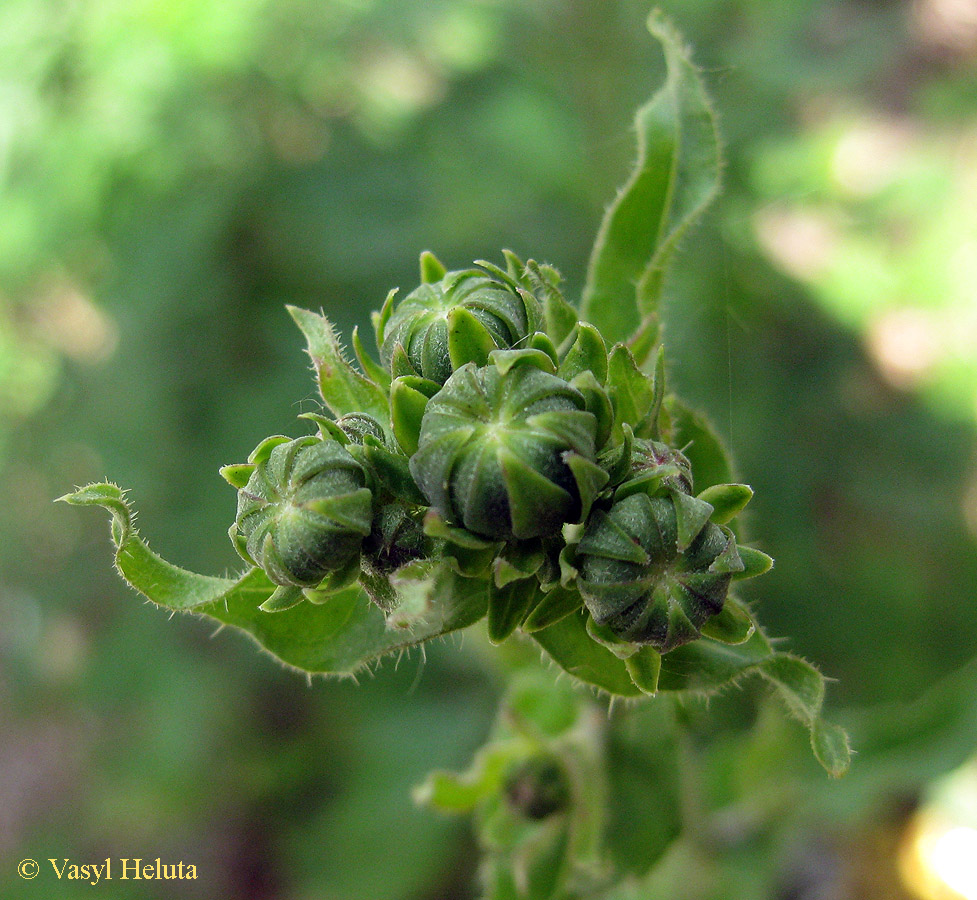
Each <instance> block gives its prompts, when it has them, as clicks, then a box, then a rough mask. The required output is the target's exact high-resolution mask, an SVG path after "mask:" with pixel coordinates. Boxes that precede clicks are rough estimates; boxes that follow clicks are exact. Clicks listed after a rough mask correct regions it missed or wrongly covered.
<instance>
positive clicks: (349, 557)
mask: <svg viewBox="0 0 977 900" xmlns="http://www.w3.org/2000/svg"><path fill="white" fill-rule="evenodd" d="M260 449H261V448H260V447H259V450H260ZM256 452H257V451H256ZM252 460H253V462H254V463H255V468H254V471H253V472H252V473H251V477H250V478H249V479H248V482H247V484H246V485H245V486H244V487H243V488H242V489H241V490H240V491H239V492H238V507H237V520H236V521H235V523H234V525H232V526H231V530H230V535H231V540H232V541H233V542H234V546H235V547H236V548H237V550H238V552H239V553H240V554H241V556H242V557H243V558H244V559H245V560H247V561H248V562H251V563H253V564H255V565H258V566H260V567H261V568H262V569H264V570H265V572H266V573H267V574H268V577H269V578H270V579H271V580H272V581H273V582H274V583H275V584H279V585H295V586H299V587H316V586H317V585H319V583H320V582H321V581H322V580H323V579H324V578H325V577H326V576H328V575H330V574H333V573H337V572H340V571H345V570H347V569H349V568H351V567H352V566H355V565H356V563H357V560H358V558H359V551H360V546H361V544H362V543H363V539H364V537H366V536H367V535H368V534H369V533H370V528H371V524H372V519H373V503H372V494H371V492H370V490H369V488H367V487H366V476H365V473H364V471H363V469H362V467H361V466H360V464H359V463H357V462H356V460H354V459H353V457H352V456H350V454H349V453H348V452H347V450H346V449H345V448H344V447H342V446H341V445H340V444H339V442H338V441H335V440H331V439H330V440H320V439H319V438H317V437H304V438H298V439H297V440H294V441H283V442H280V443H278V444H277V445H275V446H273V448H272V449H271V450H270V452H269V453H267V454H265V453H261V454H259V455H257V456H255V455H253V456H252Z"/></svg>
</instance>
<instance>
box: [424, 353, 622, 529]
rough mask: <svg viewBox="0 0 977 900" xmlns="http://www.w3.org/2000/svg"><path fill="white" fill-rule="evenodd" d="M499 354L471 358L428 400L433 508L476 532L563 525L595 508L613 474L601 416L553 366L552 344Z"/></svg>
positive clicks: (427, 490) (427, 462)
mask: <svg viewBox="0 0 977 900" xmlns="http://www.w3.org/2000/svg"><path fill="white" fill-rule="evenodd" d="M493 361H494V362H493V364H490V365H488V366H483V367H477V366H475V365H466V366H463V367H462V368H460V369H459V370H458V371H457V372H455V373H454V374H453V375H452V376H451V378H449V379H448V381H447V383H446V384H445V385H444V387H443V388H442V389H441V390H440V391H439V392H438V393H437V394H436V395H435V396H434V397H433V398H432V399H431V400H430V402H429V403H428V404H427V407H426V409H425V410H424V415H423V418H422V420H421V429H420V436H419V439H418V449H417V452H416V453H415V454H414V455H413V456H412V458H411V461H410V470H411V473H412V474H413V476H414V479H415V481H416V482H417V485H418V487H419V488H420V489H421V491H422V492H423V493H424V495H425V496H426V497H427V499H428V502H429V503H430V504H431V506H432V507H433V508H435V509H436V510H437V511H438V512H439V513H440V514H441V515H442V516H443V517H444V518H445V519H446V520H447V521H448V522H449V523H451V524H454V525H461V526H463V527H464V528H466V529H467V530H468V531H470V532H473V533H474V534H477V535H481V536H483V537H488V538H492V539H495V540H509V539H511V538H534V537H544V536H546V535H551V534H554V533H556V532H557V531H559V529H560V527H561V526H562V525H563V524H564V523H565V522H574V521H578V520H579V519H580V518H581V517H582V516H585V515H586V513H587V511H588V510H589V507H590V503H591V501H592V499H593V497H594V495H595V494H596V493H597V491H599V490H600V489H601V488H602V487H603V486H604V484H605V483H606V481H607V475H606V474H605V473H604V472H603V470H602V469H600V468H599V467H598V466H597V465H596V464H595V463H594V462H593V459H594V451H595V447H594V443H595V432H596V428H597V422H596V418H595V416H594V415H593V413H590V412H587V411H586V409H585V405H586V404H585V400H584V397H583V396H582V395H581V393H580V392H579V391H577V390H576V389H575V388H573V387H571V386H570V385H569V384H567V382H565V381H564V380H563V379H561V378H559V377H557V376H556V375H554V374H552V373H551V372H550V371H544V370H543V368H545V366H546V364H547V363H548V357H546V356H545V354H542V353H538V351H534V350H527V351H522V352H521V353H512V352H511V351H510V353H509V354H503V353H499V352H497V353H495V354H493ZM550 365H551V364H550ZM540 366H542V367H543V368H541V367H540Z"/></svg>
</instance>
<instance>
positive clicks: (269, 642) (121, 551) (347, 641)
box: [60, 484, 487, 674]
mask: <svg viewBox="0 0 977 900" xmlns="http://www.w3.org/2000/svg"><path fill="white" fill-rule="evenodd" d="M60 499H61V500H64V501H65V502H67V503H71V504H73V505H79V506H101V507H102V508H104V509H106V510H108V511H109V512H110V513H111V515H112V539H113V541H114V543H115V545H116V554H115V561H116V566H117V567H118V570H119V573H120V574H121V575H122V577H123V578H124V579H125V580H126V581H127V582H128V583H129V584H130V585H131V586H132V587H133V588H135V589H136V590H137V591H139V592H140V593H141V594H143V595H144V596H146V597H147V598H148V599H149V600H151V601H152V602H153V603H157V604H159V605H160V606H165V607H167V608H168V609H172V610H178V611H192V612H194V613H201V614H204V615H207V616H210V617H211V618H213V619H216V620H217V621H219V622H222V623H224V624H227V625H233V626H235V627H236V628H239V629H241V630H242V631H244V632H246V633H247V634H249V635H251V637H253V638H254V639H255V640H256V641H257V642H258V644H260V645H261V646H262V647H264V648H265V649H266V650H268V651H269V652H270V653H271V654H273V655H274V656H276V657H277V658H278V659H280V660H281V661H282V662H284V663H287V664H288V665H291V666H294V667H295V668H297V669H302V670H304V671H306V672H319V673H324V674H353V673H354V672H356V671H357V670H359V669H361V668H362V667H363V666H365V665H368V664H369V663H371V662H373V661H374V660H377V659H379V658H380V657H382V656H384V655H386V654H388V653H392V652H395V651H398V650H403V649H405V648H408V647H411V646H414V645H416V644H419V643H422V642H423V641H426V640H428V639H430V638H432V637H436V636H438V635H441V634H446V633H448V632H450V631H455V630H457V629H459V628H465V627H466V626H468V625H471V624H472V623H473V622H476V621H478V620H479V619H480V618H482V616H484V615H485V611H486V605H487V597H486V591H485V586H484V584H483V583H481V582H476V581H473V580H472V579H465V578H461V577H460V576H458V575H456V574H455V573H454V572H452V571H450V570H449V569H447V567H445V568H444V569H443V570H442V571H440V572H439V574H438V576H437V578H435V579H434V581H433V583H432V585H431V587H430V591H429V595H430V603H429V608H428V609H427V610H426V612H425V613H424V614H423V615H420V616H417V617H415V618H414V619H413V620H412V622H411V625H410V627H408V628H399V629H395V628H390V627H389V626H388V624H387V622H386V620H385V619H384V616H383V613H382V612H381V611H380V610H379V609H378V608H377V607H376V606H375V605H374V604H373V603H371V602H370V601H369V600H368V599H367V598H366V596H365V595H364V593H363V591H362V590H360V589H359V588H357V587H353V588H347V589H346V590H343V591H340V592H339V593H337V594H335V595H334V596H332V597H330V598H329V599H328V600H327V601H326V602H325V603H322V604H312V603H299V604H298V605H296V606H293V607H292V608H290V609H286V610H284V611H282V612H276V613H267V612H263V611H261V610H260V609H259V605H260V604H261V603H264V602H265V601H266V600H268V599H269V598H270V597H271V596H272V594H273V593H274V592H275V590H276V585H274V584H272V583H271V581H269V580H268V577H267V576H266V575H265V573H264V572H262V571H261V570H260V569H251V570H250V571H249V572H246V573H245V574H244V575H242V576H241V577H240V578H238V579H237V580H233V579H230V578H215V577H211V576H208V575H198V574H196V573H194V572H188V571H187V570H185V569H181V568H179V567H177V566H174V565H173V564H171V563H169V562H167V561H166V560H164V559H162V557H160V556H158V555H157V554H156V553H153V552H152V551H151V550H150V549H149V547H148V546H147V545H146V543H145V542H144V541H143V540H142V538H140V537H139V535H138V533H137V532H136V530H135V529H134V528H133V526H132V514H131V512H130V509H129V507H128V505H127V503H126V501H125V499H124V495H123V492H122V490H120V489H119V488H118V487H116V486H115V485H113V484H95V485H89V486H88V487H86V488H82V489H81V490H79V491H76V492H75V493H73V494H69V495H67V496H65V497H62V498H60Z"/></svg>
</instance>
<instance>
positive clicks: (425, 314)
mask: <svg viewBox="0 0 977 900" xmlns="http://www.w3.org/2000/svg"><path fill="white" fill-rule="evenodd" d="M541 318H542V312H541V309H540V305H539V302H538V301H537V299H536V298H535V297H534V296H533V295H532V294H531V293H530V292H529V291H527V290H525V289H523V288H521V287H518V286H517V285H516V284H515V283H514V282H511V281H504V280H502V279H501V278H499V277H495V276H493V275H490V274H489V273H487V272H485V271H482V270H480V269H467V270H464V271H459V272H448V273H446V274H444V276H443V277H442V278H441V280H439V281H434V282H425V283H424V284H421V285H420V287H418V288H417V289H416V290H414V291H412V292H411V293H410V294H408V295H407V296H406V297H404V299H403V300H402V301H401V302H400V303H399V304H398V305H397V307H396V308H395V309H394V310H393V312H392V314H391V315H390V318H389V320H388V321H387V322H385V323H384V326H383V332H382V336H381V344H380V359H381V361H382V362H383V364H384V366H385V367H386V368H387V369H388V370H390V369H391V367H392V362H393V358H394V355H395V351H396V348H397V346H398V345H399V346H401V347H402V348H403V349H404V351H405V352H406V355H407V359H408V360H409V362H410V365H411V366H412V367H413V369H414V372H415V374H417V375H420V376H421V377H423V378H427V379H430V380H431V381H436V382H437V383H438V384H444V382H445V381H446V380H447V379H448V376H449V375H451V373H452V371H453V370H454V369H457V368H459V367H460V366H462V365H464V364H465V363H468V362H475V363H477V364H479V365H483V364H484V363H485V362H486V361H487V360H488V355H489V353H490V352H491V351H493V350H495V349H497V348H499V349H508V348H510V347H514V346H516V345H517V344H518V343H519V342H520V341H523V340H525V339H527V338H528V337H529V336H530V335H532V334H534V333H535V332H536V331H537V330H538V328H539V325H540V322H541ZM399 368H402V363H401V364H400V367H399ZM394 374H404V373H403V372H402V371H399V370H398V371H397V372H395V373H394Z"/></svg>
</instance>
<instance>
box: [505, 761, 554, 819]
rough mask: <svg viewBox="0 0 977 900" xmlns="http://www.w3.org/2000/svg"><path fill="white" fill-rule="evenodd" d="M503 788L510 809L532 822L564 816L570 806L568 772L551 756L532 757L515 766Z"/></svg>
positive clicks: (508, 774)
mask: <svg viewBox="0 0 977 900" xmlns="http://www.w3.org/2000/svg"><path fill="white" fill-rule="evenodd" d="M504 787H505V797H506V800H507V801H508V803H509V806H510V807H511V808H512V809H513V810H515V811H516V812H518V813H519V814H520V815H523V816H525V817H526V818H527V819H532V820H533V821H539V820H541V819H547V818H549V817H550V816H552V815H554V814H556V813H558V812H562V811H563V810H564V809H566V807H567V806H568V805H569V803H570V782H569V779H568V778H567V774H566V771H565V770H564V768H563V766H562V765H561V764H560V762H559V760H557V759H555V758H554V757H552V756H550V755H549V754H538V755H536V756H531V757H530V758H529V759H526V760H523V761H522V762H520V763H519V764H517V765H515V766H513V767H512V768H511V769H510V771H509V772H508V773H507V775H506V779H505V786H504Z"/></svg>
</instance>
